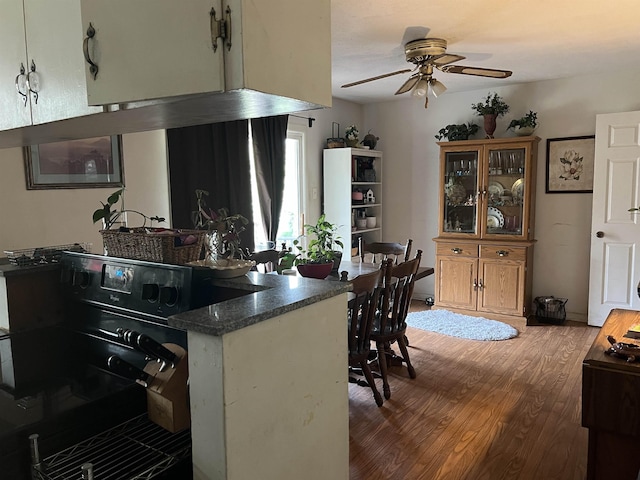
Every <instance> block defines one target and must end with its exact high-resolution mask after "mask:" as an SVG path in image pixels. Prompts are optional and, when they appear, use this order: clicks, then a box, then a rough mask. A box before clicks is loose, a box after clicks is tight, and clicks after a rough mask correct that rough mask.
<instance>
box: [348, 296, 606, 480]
mask: <svg viewBox="0 0 640 480" xmlns="http://www.w3.org/2000/svg"><path fill="white" fill-rule="evenodd" d="M421 305H422V303H421V302H420V303H418V302H415V303H414V308H416V307H417V308H423V307H421ZM597 332H598V329H597V328H593V327H588V326H586V325H585V324H582V323H574V322H566V323H565V325H563V326H555V325H543V326H530V327H527V328H526V329H525V331H524V332H521V334H520V335H519V336H518V337H517V338H514V339H511V340H506V341H500V342H480V341H473V340H463V339H458V338H453V337H448V336H445V335H439V334H436V333H431V332H425V331H422V330H417V329H411V328H410V329H409V330H408V331H407V333H408V336H409V340H410V343H411V346H410V348H409V355H410V356H411V359H412V362H413V365H414V366H415V368H416V371H417V373H418V378H416V379H415V380H411V379H409V377H408V374H407V373H406V369H400V368H396V367H394V368H393V369H392V377H391V380H390V381H391V388H392V397H391V399H390V400H387V401H385V403H384V405H383V406H382V407H381V408H378V407H377V406H376V404H375V402H374V400H373V398H372V396H371V393H370V390H369V389H367V388H363V387H360V386H357V385H354V384H350V385H349V404H350V405H349V411H350V413H349V419H350V420H349V437H350V442H349V443H350V479H351V480H365V479H366V480H375V479H380V480H395V479H397V480H400V479H402V480H414V479H420V480H438V479H468V480H472V479H473V480H481V479H486V480H498V479H519V480H529V479H531V480H534V479H536V480H537V479H545V480H553V479H559V480H560V479H561V480H571V479H576V480H577V479H580V480H583V479H584V478H585V476H586V462H587V431H586V429H584V428H583V427H581V425H580V415H581V379H582V370H581V364H582V359H583V358H584V356H585V354H586V352H587V350H588V349H589V346H590V345H591V343H592V342H593V339H594V338H595V336H596V334H597ZM378 387H379V390H380V391H382V388H381V384H380V383H379V384H378ZM612 467H613V466H612Z"/></svg>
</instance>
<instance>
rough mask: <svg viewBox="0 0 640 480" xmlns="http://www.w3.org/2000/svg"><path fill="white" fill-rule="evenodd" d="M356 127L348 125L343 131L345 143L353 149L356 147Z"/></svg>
mask: <svg viewBox="0 0 640 480" xmlns="http://www.w3.org/2000/svg"><path fill="white" fill-rule="evenodd" d="M359 134H360V132H359V131H358V127H357V126H355V125H349V126H348V127H347V128H346V129H345V131H344V138H345V140H346V141H347V145H348V146H349V147H355V146H357V145H358V135H359Z"/></svg>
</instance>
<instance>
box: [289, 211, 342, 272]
mask: <svg viewBox="0 0 640 480" xmlns="http://www.w3.org/2000/svg"><path fill="white" fill-rule="evenodd" d="M304 228H305V232H306V233H305V235H303V236H302V237H301V238H297V239H295V240H294V241H293V245H294V246H295V248H296V249H297V250H298V256H297V257H296V259H295V261H294V264H295V265H296V267H297V268H298V272H299V273H300V275H302V276H303V277H309V278H320V279H323V278H326V277H328V276H329V274H330V273H331V270H332V269H334V262H335V261H336V259H337V258H339V257H341V256H342V252H341V251H340V250H338V251H336V250H335V248H336V247H340V248H343V247H344V244H343V243H342V240H341V239H340V237H338V235H337V231H338V227H337V226H336V225H334V224H333V223H331V222H328V221H327V219H326V218H325V216H324V214H323V215H320V218H318V221H317V222H316V224H315V225H305V226H304ZM305 244H306V245H305Z"/></svg>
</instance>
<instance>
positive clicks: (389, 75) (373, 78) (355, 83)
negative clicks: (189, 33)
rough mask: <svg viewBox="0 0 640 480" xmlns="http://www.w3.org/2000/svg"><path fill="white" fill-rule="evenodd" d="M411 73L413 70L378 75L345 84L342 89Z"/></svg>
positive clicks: (407, 69)
mask: <svg viewBox="0 0 640 480" xmlns="http://www.w3.org/2000/svg"><path fill="white" fill-rule="evenodd" d="M410 71H411V69H409V68H405V69H404V70H398V71H397V72H391V73H385V74H384V75H378V76H376V77H371V78H365V79H364V80H358V81H357V82H352V83H345V84H344V85H342V87H340V88H348V87H353V86H355V85H361V84H363V83H367V82H373V81H374V80H380V79H381V78H387V77H392V76H394V75H400V74H401V73H409V72H410Z"/></svg>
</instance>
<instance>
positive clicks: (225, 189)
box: [167, 120, 254, 251]
mask: <svg viewBox="0 0 640 480" xmlns="http://www.w3.org/2000/svg"><path fill="white" fill-rule="evenodd" d="M167 144H168V151H169V183H170V185H171V220H172V226H173V227H175V228H193V221H192V217H191V213H192V212H193V211H195V210H196V209H197V205H196V194H195V191H196V189H201V190H207V191H208V192H209V196H208V197H206V201H207V205H208V206H209V207H210V208H212V209H214V210H216V211H217V210H218V209H219V208H223V207H225V208H227V209H228V210H229V213H230V214H236V213H239V214H241V215H244V216H245V217H246V218H247V219H248V220H249V224H248V225H247V226H246V230H245V231H244V232H242V234H241V235H240V239H241V241H242V244H241V246H242V247H243V248H248V249H249V250H250V251H253V249H254V241H253V230H254V228H253V213H252V208H251V176H250V168H249V123H248V121H247V120H238V121H234V122H224V123H214V124H208V125H196V126H193V127H183V128H173V129H169V130H167Z"/></svg>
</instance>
